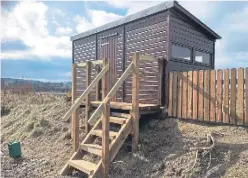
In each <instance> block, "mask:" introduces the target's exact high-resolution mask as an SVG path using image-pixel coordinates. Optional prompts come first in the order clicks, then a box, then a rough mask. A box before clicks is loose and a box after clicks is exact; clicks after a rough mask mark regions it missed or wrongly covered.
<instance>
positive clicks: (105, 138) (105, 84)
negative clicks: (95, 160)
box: [102, 59, 110, 178]
mask: <svg viewBox="0 0 248 178" xmlns="http://www.w3.org/2000/svg"><path fill="white" fill-rule="evenodd" d="M107 62H108V61H107V59H104V61H103V66H106V65H107ZM108 91H109V71H107V72H106V74H105V76H104V77H103V78H102V100H104V98H105V97H106V96H107V94H108ZM109 103H110V101H108V102H107V103H104V109H103V114H102V175H103V177H104V178H105V177H108V168H109V115H110V107H109Z"/></svg>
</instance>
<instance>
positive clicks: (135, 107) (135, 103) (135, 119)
mask: <svg viewBox="0 0 248 178" xmlns="http://www.w3.org/2000/svg"><path fill="white" fill-rule="evenodd" d="M139 60H145V61H157V59H155V58H153V57H152V56H140V55H139V53H138V52H136V53H134V54H133V60H132V62H131V63H130V64H129V66H128V67H127V69H126V70H125V71H124V73H123V74H122V76H121V77H120V78H119V80H118V81H117V82H116V84H115V85H114V86H113V88H112V89H111V90H110V91H109V74H110V72H109V63H108V61H107V59H104V60H102V61H91V62H86V63H81V64H73V68H72V102H73V103H72V106H71V108H70V109H69V111H68V112H67V113H66V114H65V116H64V117H63V119H64V120H67V119H68V118H69V117H70V116H71V115H72V138H73V148H74V151H76V150H77V149H78V146H79V118H78V107H79V106H80V105H81V104H82V102H83V100H84V99H86V102H85V105H86V124H87V125H88V124H90V125H94V124H95V123H96V121H97V119H99V118H100V117H101V118H100V119H102V172H103V177H105V176H104V175H107V171H108V165H109V160H110V159H109V119H110V100H111V98H112V97H113V96H114V95H115V94H116V92H117V90H118V88H119V87H120V86H121V85H122V84H123V82H124V81H125V80H126V79H127V78H128V76H129V75H130V74H131V73H132V110H131V112H130V114H131V117H132V134H133V139H132V150H133V151H136V150H137V147H138V141H139V118H140V114H139V72H140V71H139ZM97 64H102V67H103V69H102V70H101V71H100V73H99V74H98V75H97V76H96V78H95V79H94V80H93V81H92V82H91V81H90V78H91V77H90V75H91V67H92V65H97ZM77 67H86V86H87V88H86V89H85V91H84V92H83V94H82V95H81V96H80V97H79V98H77V99H76V68H77ZM101 79H102V98H103V99H102V102H101V103H100V104H99V106H98V107H97V109H96V110H95V112H94V113H93V115H92V116H91V117H90V118H88V117H89V105H90V97H89V94H90V92H91V91H92V89H93V88H94V87H95V86H97V85H98V82H99V81H100V80H101ZM86 131H87V132H88V131H89V126H86Z"/></svg>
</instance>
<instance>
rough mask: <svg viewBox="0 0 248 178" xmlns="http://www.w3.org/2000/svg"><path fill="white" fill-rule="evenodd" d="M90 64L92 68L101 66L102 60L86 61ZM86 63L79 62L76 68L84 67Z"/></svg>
mask: <svg viewBox="0 0 248 178" xmlns="http://www.w3.org/2000/svg"><path fill="white" fill-rule="evenodd" d="M88 62H91V63H92V65H93V66H96V65H100V64H103V60H96V61H88ZM88 62H80V63H78V64H76V66H77V67H86V65H87V63H88Z"/></svg>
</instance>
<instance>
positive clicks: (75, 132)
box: [71, 64, 79, 151]
mask: <svg viewBox="0 0 248 178" xmlns="http://www.w3.org/2000/svg"><path fill="white" fill-rule="evenodd" d="M76 82H77V68H76V64H72V89H71V91H72V105H73V104H74V102H75V100H76V97H77V95H76V92H77V88H76ZM78 116H79V110H78V109H77V110H76V111H75V112H73V113H72V117H71V136H72V139H73V151H77V149H78V145H79V117H78Z"/></svg>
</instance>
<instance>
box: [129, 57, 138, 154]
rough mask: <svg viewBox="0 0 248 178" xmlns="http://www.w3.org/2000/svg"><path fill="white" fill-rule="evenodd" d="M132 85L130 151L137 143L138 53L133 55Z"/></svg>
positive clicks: (136, 147)
mask: <svg viewBox="0 0 248 178" xmlns="http://www.w3.org/2000/svg"><path fill="white" fill-rule="evenodd" d="M133 68H134V69H135V71H133V78H132V79H133V86H132V111H131V116H132V119H133V137H132V151H133V152H135V151H136V150H137V149H138V143H139V117H140V114H139V53H138V52H136V53H134V55H133Z"/></svg>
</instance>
